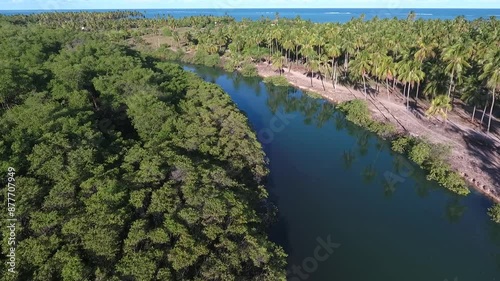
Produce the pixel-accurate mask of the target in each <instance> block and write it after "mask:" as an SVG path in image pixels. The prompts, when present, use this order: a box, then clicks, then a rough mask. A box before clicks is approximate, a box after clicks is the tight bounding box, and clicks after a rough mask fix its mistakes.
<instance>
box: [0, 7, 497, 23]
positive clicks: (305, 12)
mask: <svg viewBox="0 0 500 281" xmlns="http://www.w3.org/2000/svg"><path fill="white" fill-rule="evenodd" d="M52 11H54V10H29V11H28V10H22V11H14V10H9V11H7V10H3V11H0V14H4V15H12V14H32V13H43V12H52ZM58 11H65V12H68V11H81V10H58ZM85 11H116V10H85ZM135 11H139V12H142V13H144V14H145V15H146V17H147V18H155V17H159V16H160V17H165V16H167V15H171V16H173V17H174V18H181V17H187V16H197V15H214V16H223V15H226V14H227V15H229V16H232V17H234V18H235V19H236V20H242V19H251V20H257V19H260V18H262V17H264V18H273V19H274V18H275V17H276V14H277V13H278V14H279V16H280V17H286V18H295V17H297V16H300V17H301V18H302V19H306V20H311V21H313V22H346V21H349V20H350V19H352V18H358V17H360V16H361V15H363V14H364V15H365V19H372V18H374V17H379V18H394V17H396V18H399V19H404V18H406V17H407V16H408V14H409V13H410V11H414V12H415V13H416V16H417V18H423V19H444V20H446V19H454V18H455V17H457V16H464V17H465V18H466V19H467V20H474V19H477V18H490V17H496V18H500V9H354V8H349V9H335V8H328V9H326V8H322V9H228V8H221V9H147V10H140V9H136V10H135Z"/></svg>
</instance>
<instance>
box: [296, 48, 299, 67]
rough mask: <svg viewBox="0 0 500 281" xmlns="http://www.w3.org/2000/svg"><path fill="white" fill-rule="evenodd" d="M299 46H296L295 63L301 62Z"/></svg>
mask: <svg viewBox="0 0 500 281" xmlns="http://www.w3.org/2000/svg"><path fill="white" fill-rule="evenodd" d="M298 48H299V47H298V46H295V64H296V65H298V64H299V51H298V50H297V49H298Z"/></svg>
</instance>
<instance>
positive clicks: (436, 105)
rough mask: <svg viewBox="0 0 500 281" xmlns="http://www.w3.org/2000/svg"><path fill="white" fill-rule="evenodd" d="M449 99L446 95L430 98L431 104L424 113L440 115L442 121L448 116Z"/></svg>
mask: <svg viewBox="0 0 500 281" xmlns="http://www.w3.org/2000/svg"><path fill="white" fill-rule="evenodd" d="M450 102H451V99H450V98H449V97H448V96H446V95H439V96H437V97H435V98H434V99H433V100H432V103H431V106H430V107H429V109H428V110H427V111H426V112H425V114H426V115H429V116H435V115H441V117H443V119H444V121H446V119H447V118H448V114H447V112H448V110H451V104H450Z"/></svg>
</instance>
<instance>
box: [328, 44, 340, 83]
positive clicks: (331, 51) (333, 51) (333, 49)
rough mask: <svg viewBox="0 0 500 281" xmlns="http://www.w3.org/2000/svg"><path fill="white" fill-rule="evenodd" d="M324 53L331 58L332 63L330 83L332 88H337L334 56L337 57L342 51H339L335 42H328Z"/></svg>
mask: <svg viewBox="0 0 500 281" xmlns="http://www.w3.org/2000/svg"><path fill="white" fill-rule="evenodd" d="M326 54H327V56H328V57H329V58H331V63H332V77H331V78H332V85H333V89H335V90H336V89H337V61H335V59H336V58H338V57H339V56H340V55H341V54H342V52H341V51H340V46H339V45H337V44H336V43H335V42H333V43H330V44H329V45H327V47H326Z"/></svg>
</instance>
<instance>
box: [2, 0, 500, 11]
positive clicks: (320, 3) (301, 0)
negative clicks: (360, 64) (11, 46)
mask: <svg viewBox="0 0 500 281" xmlns="http://www.w3.org/2000/svg"><path fill="white" fill-rule="evenodd" d="M186 8H193V9H200V8H214V9H236V8H385V9H388V8H394V9H398V8H483V9H490V8H496V9H499V8H500V0H350V1H346V0H222V1H210V0H0V10H64V9H186Z"/></svg>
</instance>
